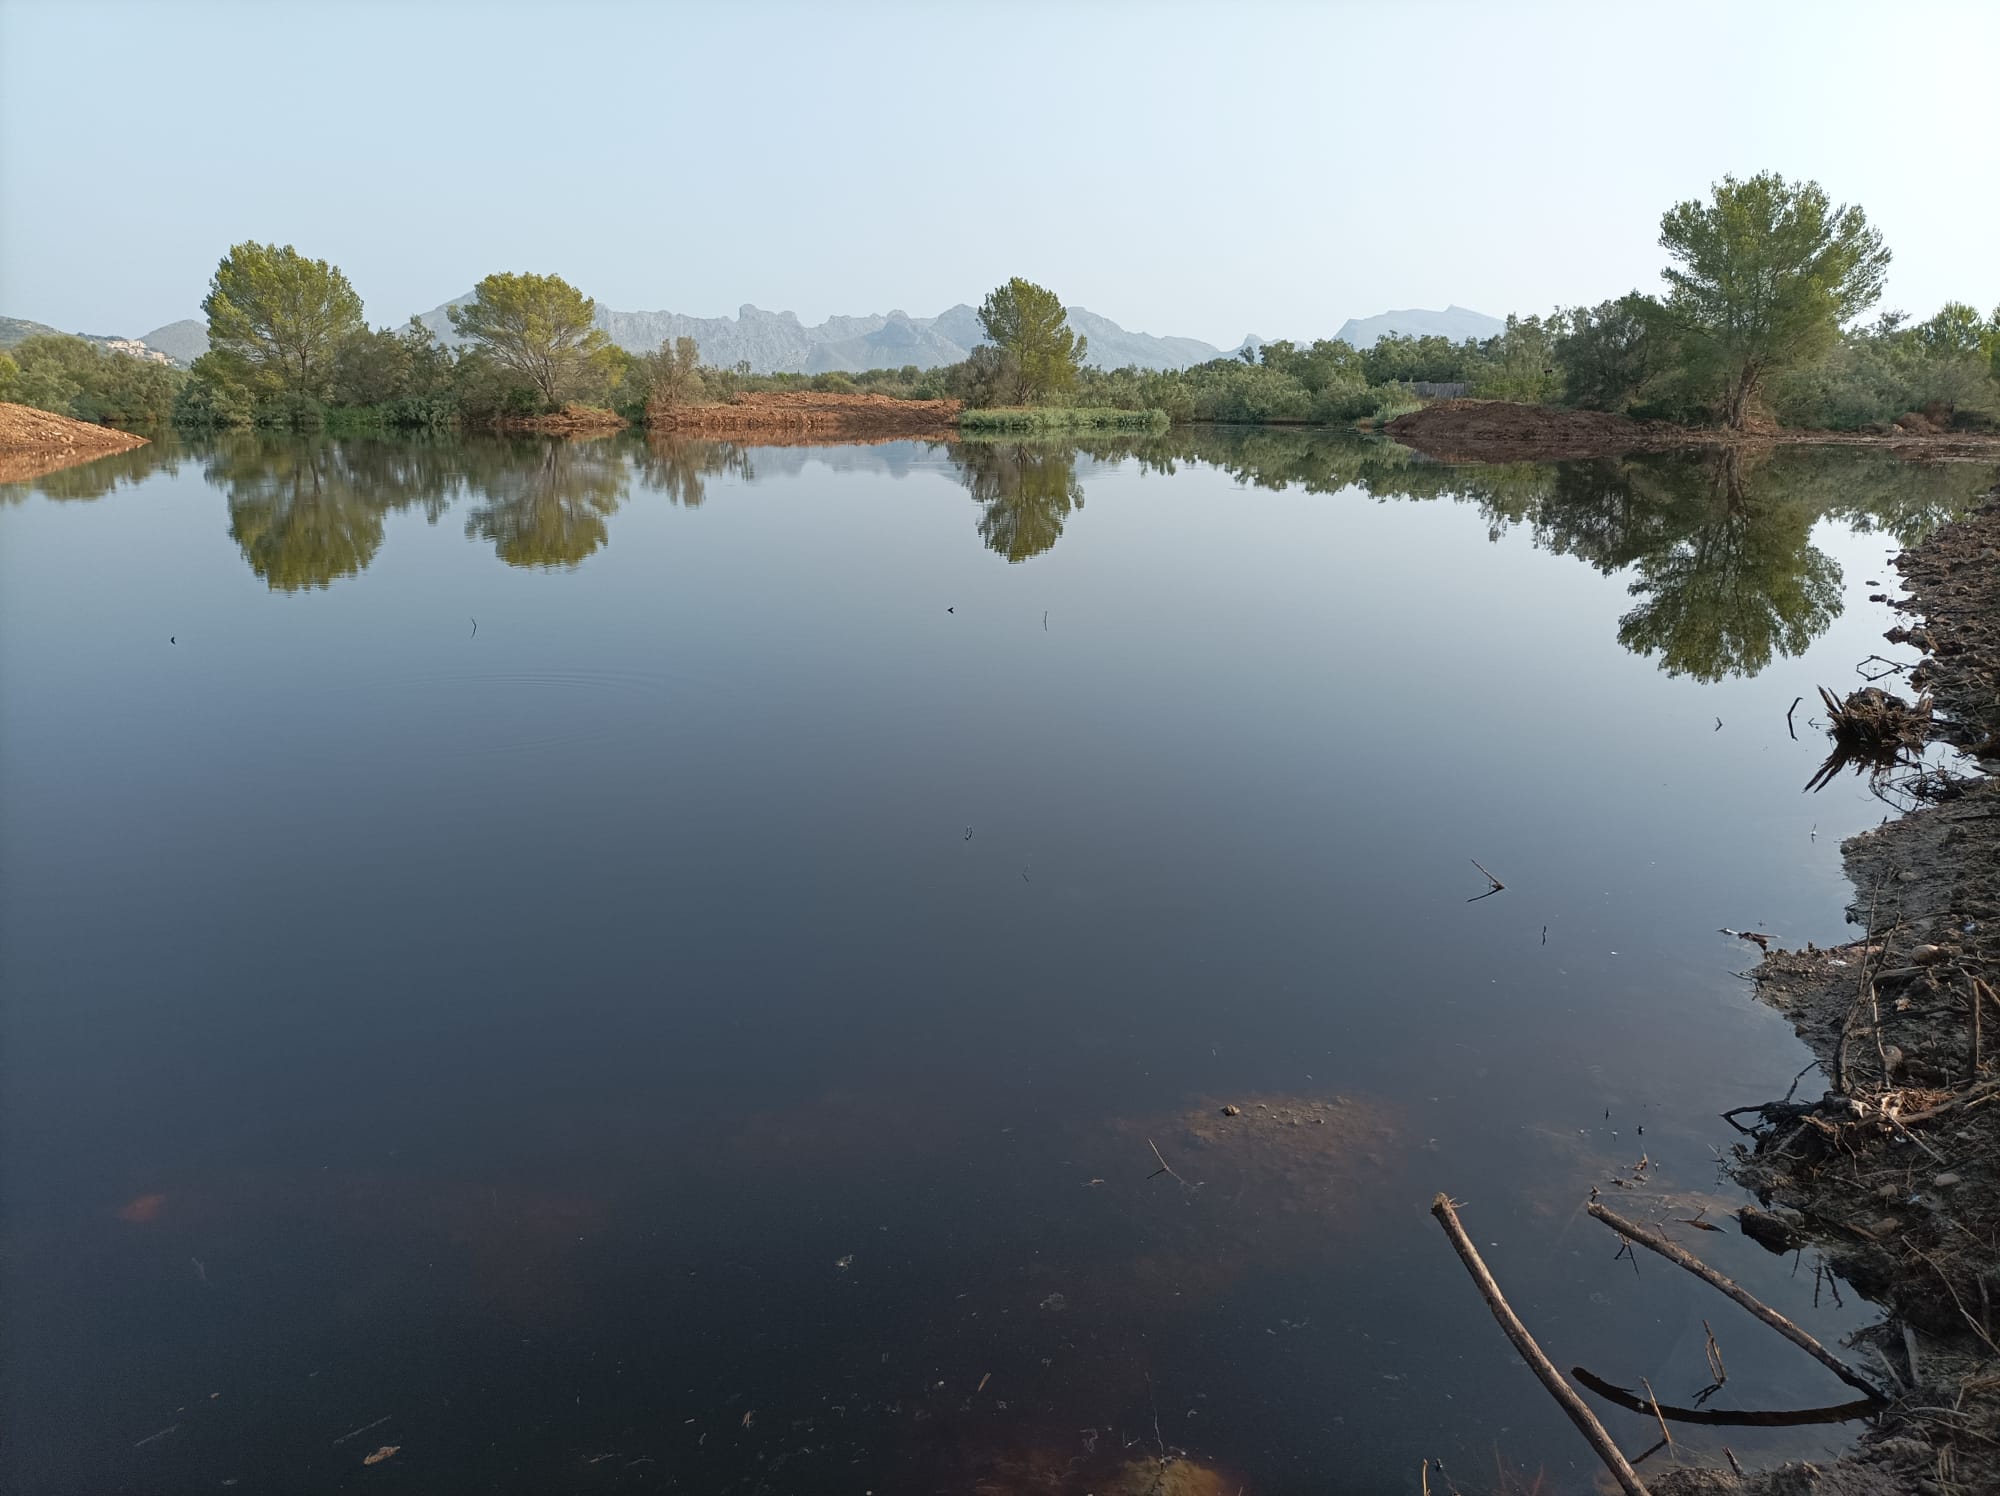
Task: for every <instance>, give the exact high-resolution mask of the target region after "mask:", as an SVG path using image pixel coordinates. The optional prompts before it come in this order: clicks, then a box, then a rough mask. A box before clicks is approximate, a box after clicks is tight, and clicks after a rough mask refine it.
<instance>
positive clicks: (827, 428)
mask: <svg viewBox="0 0 2000 1496" xmlns="http://www.w3.org/2000/svg"><path fill="white" fill-rule="evenodd" d="M963 408H964V407H963V405H962V403H961V402H960V401H957V400H898V399H894V398H892V397H891V396H888V395H834V394H821V393H818V392H816V391H811V390H773V391H767V392H764V393H761V394H745V395H738V396H736V397H735V398H734V399H732V400H728V401H724V402H720V403H716V404H710V405H681V406H675V407H672V408H669V409H661V410H656V411H653V412H651V413H649V414H648V416H647V419H646V425H647V428H648V429H649V430H651V431H657V432H673V433H678V434H682V435H691V436H755V437H757V438H759V439H760V440H761V439H763V438H765V437H768V436H775V435H789V436H793V437H800V436H811V437H814V438H819V439H825V438H830V437H839V438H841V439H843V440H845V439H848V438H850V437H857V436H859V437H876V438H881V439H884V440H893V439H895V438H898V437H908V436H951V435H954V434H955V433H956V432H957V430H958V415H959V412H960V410H962V409H963Z"/></svg>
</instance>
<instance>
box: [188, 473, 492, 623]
mask: <svg viewBox="0 0 2000 1496" xmlns="http://www.w3.org/2000/svg"><path fill="white" fill-rule="evenodd" d="M207 473H208V480H209V481H210V482H211V483H213V484H215V485H217V486H218V487H220V488H221V489H222V490H223V491H224V494H225V496H226V498H227V500H228V504H229V533H230V535H231V536H232V537H233V538H234V539H235V541H236V543H237V545H238V546H240V547H241V548H242V550H243V559H244V560H246V561H248V562H249V563H250V569H251V570H252V571H254V572H256V573H257V575H258V576H260V577H262V578H263V579H264V581H265V583H266V584H267V585H268V586H269V587H270V588H271V589H272V590H273V591H277V592H297V591H301V590H304V589H307V588H312V587H328V586H331V585H332V584H333V582H334V581H335V580H336V579H337V578H339V577H350V576H356V575H359V574H360V572H361V571H362V570H363V568H365V567H366V566H367V565H368V563H369V562H370V561H371V560H373V559H374V556H375V552H376V551H377V550H378V549H379V548H380V546H381V544H382V520H383V516H384V515H386V514H388V513H389V512H391V511H392V510H400V509H407V508H419V509H421V510H422V511H423V512H424V514H425V517H426V518H428V519H429V520H430V521H431V522H432V523H433V524H435V523H436V522H437V518H438V516H439V515H440V514H442V513H443V512H444V510H445V509H446V508H448V507H449V506H450V504H451V500H452V497H453V495H454V494H455V492H456V490H457V486H458V483H459V481H460V472H459V468H458V464H457V463H456V462H455V461H454V460H453V459H452V457H451V455H450V449H449V448H448V447H445V446H443V445H441V444H434V443H428V442H413V441H407V440H395V441H391V440H351V441H331V440H328V439H326V438H323V437H312V436H290V437H270V436H247V435H246V436H235V437H227V438H224V439H222V440H221V441H218V442H217V443H216V445H215V446H214V447H213V448H211V449H210V450H209V452H208V453H207Z"/></svg>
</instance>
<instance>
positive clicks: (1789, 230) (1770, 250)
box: [1660, 172, 1889, 427]
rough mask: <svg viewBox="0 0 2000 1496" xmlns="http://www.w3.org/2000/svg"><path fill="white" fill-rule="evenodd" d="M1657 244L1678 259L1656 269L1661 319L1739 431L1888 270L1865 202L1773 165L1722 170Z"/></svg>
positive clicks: (1865, 304)
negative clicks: (1776, 383)
mask: <svg viewBox="0 0 2000 1496" xmlns="http://www.w3.org/2000/svg"><path fill="white" fill-rule="evenodd" d="M1660 247H1661V248H1662V249H1664V250H1666V251H1667V253H1668V255H1669V256H1671V257H1672V260H1673V263H1672V264H1670V265H1668V266H1667V267H1666V269H1665V270H1664V271H1662V272H1661V273H1662V275H1663V276H1664V277H1665V279H1666V282H1667V287H1668V292H1667V299H1666V303H1665V309H1666V313H1667V317H1668V319H1669V320H1670V321H1671V323H1672V324H1673V325H1674V327H1675V328H1676V329H1677V330H1678V332H1679V333H1680V334H1681V336H1682V339H1683V343H1684V346H1685V347H1686V349H1687V350H1688V352H1689V354H1690V356H1691V357H1694V358H1698V359H1699V360H1701V362H1702V363H1703V364H1704V365H1705V366H1706V369H1707V372H1708V373H1709V375H1710V377H1711V378H1712V379H1714V380H1715V381H1716V382H1717V384H1718V385H1719V386H1720V389H1721V397H1722V409H1723V416H1724V419H1726V420H1727V421H1728V423H1729V424H1730V425H1731V426H1736V427H1741V426H1742V425H1743V424H1744V422H1745V420H1746V419H1747V418H1748V415H1749V413H1750V408H1751V405H1752V402H1753V401H1754V400H1755V399H1756V397H1757V395H1758V394H1759V393H1760V392H1761V390H1762V389H1763V387H1764V383H1765V381H1766V379H1768V378H1769V376H1770V375H1772V374H1773V373H1776V372H1778V371H1781V370H1783V369H1786V368H1790V367H1793V366H1796V365H1799V364H1802V363H1806V362H1808V361H1810V360H1812V359H1814V358H1817V357H1819V356H1820V355H1822V354H1824V353H1826V352H1827V351H1828V350H1829V349H1831V348H1832V347H1833V346H1834V344H1835V343H1836V342H1837V341H1838V340H1839V337H1840V330H1841V328H1842V326H1843V325H1844V324H1846V323H1848V322H1850V321H1852V320H1853V319H1854V318H1856V317H1858V316H1859V315H1860V314H1861V313H1862V312H1864V311H1866V310H1867V309H1868V308H1869V307H1871V306H1873V305H1874V304H1875V302H1876V301H1877V300H1878V299H1879V298H1880V297H1881V294H1882V282H1883V278H1884V277H1885V276H1886V275H1887V273H1888V269H1889V251H1888V249H1887V248H1886V247H1884V245H1883V243H1882V236H1881V234H1880V233H1879V232H1877V231H1876V230H1875V229H1873V228H1871V227H1869V224H1868V217H1867V215H1866V214H1865V213H1863V212H1862V211H1861V209H1860V208H1858V207H1853V206H1846V205H1843V206H1840V207H1835V206H1834V205H1833V204H1832V203H1831V202H1830V201H1829V200H1828V198H1827V195H1826V192H1825V190H1824V189H1823V188H1822V187H1821V186H1820V185H1819V183H1817V182H1796V183H1794V182H1787V181H1786V180H1785V179H1784V178H1783V177H1782V176H1779V175H1778V174H1777V173H1775V172H1763V173H1760V174H1759V175H1757V176H1754V177H1751V178H1750V179H1749V180H1747V181H1741V182H1739V181H1738V180H1737V179H1736V178H1734V177H1724V178H1723V179H1722V180H1721V181H1720V182H1718V183H1716V185H1715V188H1714V191H1713V193H1712V194H1711V200H1710V201H1709V202H1707V203H1702V202H1699V201H1694V200H1690V201H1687V202H1684V203H1680V204H1679V205H1677V206H1675V207H1674V208H1672V209H1670V210H1668V212H1667V214H1666V215H1665V216H1664V217H1663V218H1662V219H1661V220H1660Z"/></svg>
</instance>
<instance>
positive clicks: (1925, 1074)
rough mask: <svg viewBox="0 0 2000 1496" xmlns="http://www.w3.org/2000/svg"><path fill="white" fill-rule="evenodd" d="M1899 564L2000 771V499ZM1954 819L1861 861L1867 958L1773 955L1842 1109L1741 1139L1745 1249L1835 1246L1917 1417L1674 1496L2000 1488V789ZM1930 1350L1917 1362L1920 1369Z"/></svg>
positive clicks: (1966, 729) (1899, 829) (1876, 835)
mask: <svg viewBox="0 0 2000 1496" xmlns="http://www.w3.org/2000/svg"><path fill="white" fill-rule="evenodd" d="M1992 498H1993V500H1994V501H1993V502H1989V504H1988V506H1987V507H1986V508H1985V509H1983V510H1982V511H1981V512H1979V513H1977V514H1974V515H1973V516H1971V517H1970V518H1968V519H1965V520H1963V521H1960V522H1959V523H1956V524H1952V525H1947V526H1945V527H1943V528H1941V529H1940V530H1938V531H1937V532H1936V533H1935V534H1933V535H1932V536H1931V537H1930V538H1929V539H1928V540H1927V541H1925V542H1924V543H1923V544H1921V545H1919V546H1918V547H1916V548H1915V549H1914V550H1912V551H1910V552H1908V553H1906V554H1905V555H1903V556H1902V557H1900V558H1899V559H1898V561H1897V565H1898V567H1899V568H1900V569H1901V570H1902V572H1903V575H1904V579H1905V582H1906V584H1907V586H1908V588H1909V591H1910V594H1911V595H1910V598H1909V600H1908V601H1907V602H1905V603H1902V604H1899V605H1898V606H1899V607H1901V608H1903V609H1904V610H1905V611H1907V612H1910V613H1913V614H1918V615H1921V617H1922V619H1923V624H1922V626H1921V627H1920V628H1918V629H1915V630H1911V629H1898V630H1891V635H1892V636H1896V635H1901V636H1902V637H1903V638H1905V639H1907V640H1909V641H1910V642H1914V643H1917V644H1918V646H1919V647H1920V648H1924V649H1927V650H1928V651H1929V653H1930V657H1929V658H1928V659H1927V660H1925V661H1924V663H1923V664H1922V665H1921V666H1919V667H1918V668H1917V669H1916V670H1915V671H1914V672H1913V673H1912V683H1913V685H1915V686H1917V687H1919V688H1921V689H1924V690H1926V691H1928V693H1929V694H1930V696H1931V697H1932V699H1933V702H1934V711H1933V715H1932V717H1931V719H1930V722H1929V733H1930V736H1931V738H1932V740H1933V741H1940V740H1941V741H1946V742H1951V743H1954V744H1957V745H1958V746H1961V747H1964V748H1966V749H1968V750H1970V751H1972V752H1973V753H1975V754H1977V755H1979V756H1980V757H1981V758H1982V759H1984V760H1985V761H1987V762H1988V763H1991V761H1992V760H1993V759H1994V758H1996V757H2000V492H1996V494H1995V495H1993V496H1992ZM1928 792H1929V794H1930V795H1931V796H1932V797H1933V799H1932V803H1928V804H1924V805H1922V806H1920V807H1919V808H1917V809H1914V810H1911V811H1909V812H1908V813H1906V814H1904V815H1903V816H1901V817H1900V818H1898V819H1896V820H1893V821H1889V822H1887V823H1885V824H1884V825H1882V826H1881V827H1878V828H1877V829H1875V830H1873V831H1868V832H1864V833H1863V834H1861V835H1859V836H1856V837H1853V838H1850V839H1849V840H1848V841H1847V842H1846V843H1845V844H1844V845H1843V847H1842V853H1843V856H1844V858H1845V862H1846V869H1847V874H1848V877H1849V879H1850V880H1851V882H1852V883H1853V885H1854V889H1855V898H1854V901H1853V903H1852V904H1851V905H1850V906H1849V909H1848V916H1849V919H1850V920H1851V921H1852V922H1853V923H1855V924H1856V925H1859V926H1861V927H1862V928H1863V930H1864V932H1865V933H1864V935H1863V937H1862V938H1861V939H1860V940H1857V941H1855V942H1853V943H1851V944H1848V945H1844V946H1840V947H1837V948H1834V949H1830V950H1822V949H1815V948H1814V947H1812V946H1808V947H1806V948H1805V949H1804V950H1800V951H1773V952H1772V953H1771V954H1770V955H1769V956H1768V957H1766V958H1765V960H1764V961H1763V962H1762V963H1761V964H1760V965H1759V967H1758V968H1757V972H1756V977H1757V989H1758V995H1759V996H1760V997H1761V998H1762V999H1763V1000H1764V1001H1765V1002H1768V1003H1770V1004H1771V1005H1772V1006H1774V1007H1776V1008H1777V1009H1778V1010H1779V1011H1780V1012H1782V1013H1784V1014H1785V1015H1786V1016H1787V1017H1788V1018H1790V1019H1791V1021H1792V1023H1793V1025H1794V1026H1795V1027H1796V1028H1797V1029H1798V1032H1799V1034H1800V1037H1801V1038H1803V1039H1804V1040H1805V1041H1806V1043H1807V1044H1808V1045H1809V1046H1810V1047H1811V1048H1812V1050H1813V1052H1814V1053H1815V1054H1816V1055H1817V1056H1818V1057H1819V1059H1820V1061H1821V1064H1822V1067H1823V1068H1824V1070H1825V1071H1826V1073H1827V1076H1828V1077H1829V1079H1828V1091H1827V1095H1826V1096H1825V1098H1824V1099H1822V1100H1819V1101H1816V1102H1812V1103H1805V1104H1801V1103H1796V1102H1792V1101H1789V1100H1788V1101H1783V1102H1772V1103H1769V1104H1767V1105H1765V1106H1763V1107H1762V1108H1760V1109H1759V1110H1757V1111H1756V1112H1754V1113H1750V1114H1746V1115H1745V1116H1743V1117H1740V1118H1739V1119H1738V1120H1739V1122H1742V1123H1747V1124H1749V1125H1750V1126H1751V1127H1752V1129H1753V1131H1754V1133H1755V1137H1754V1139H1753V1141H1752V1142H1751V1143H1749V1144H1746V1145H1745V1146H1744V1147H1742V1148H1740V1149H1739V1150H1738V1153H1737V1156H1736V1158H1735V1160H1734V1162H1733V1168H1734V1172H1735V1173H1736V1175H1737V1177H1738V1178H1739V1179H1740V1180H1741V1181H1742V1182H1743V1183H1744V1184H1746V1185H1747V1186H1749V1187H1750V1188H1751V1189H1753V1190H1754V1191H1755V1192H1756V1194H1757V1196H1758V1200H1759V1202H1760V1206H1761V1208H1760V1209H1758V1210H1756V1211H1754V1212H1753V1211H1747V1210H1746V1211H1745V1212H1743V1214H1742V1216H1741V1218H1740V1222H1739V1225H1740V1228H1741V1229H1742V1230H1743V1231H1744V1233H1745V1234H1746V1235H1751V1236H1752V1237H1753V1238H1754V1239H1756V1240H1758V1241H1760V1242H1762V1243H1763V1244H1764V1245H1766V1246H1767V1247H1769V1248H1770V1249H1771V1250H1773V1251H1781V1252H1790V1251H1794V1250H1796V1249H1797V1248H1799V1247H1801V1246H1811V1247H1814V1248H1816V1249H1818V1250H1819V1251H1820V1252H1822V1253H1824V1254H1825V1256H1826V1258H1827V1259H1828V1261H1829V1262H1830V1263H1831V1264H1832V1266H1833V1268H1834V1269H1835V1270H1836V1271H1837V1272H1838V1273H1839V1274H1840V1275H1841V1276H1842V1277H1844V1278H1846V1279H1847V1280H1848V1281H1849V1282H1850V1283H1852V1284H1853V1285H1854V1286H1855V1287H1856V1288H1857V1289H1858V1290H1859V1291H1860V1292H1862V1293H1863V1294H1865V1295H1866V1296H1867V1297H1868V1298H1870V1299H1871V1300H1873V1301H1874V1302H1876V1303H1878V1304H1880V1305H1881V1306H1882V1307H1883V1308H1884V1309H1886V1310H1887V1311H1888V1313H1889V1318H1888V1320H1887V1321H1886V1322H1885V1324H1883V1325H1882V1326H1880V1327H1877V1328H1874V1329H1871V1330H1869V1331H1866V1332H1864V1333H1863V1334H1862V1335H1861V1336H1858V1337H1855V1339H1856V1343H1857V1356H1856V1359H1857V1360H1859V1362H1860V1363H1861V1365H1862V1366H1863V1367H1865V1368H1867V1369H1868V1370H1871V1371H1873V1372H1876V1373H1878V1374H1882V1375H1884V1376H1885V1377H1893V1378H1894V1379H1895V1380H1896V1381H1897V1382H1898V1383H1899V1384H1900V1386H1899V1396H1898V1397H1897V1398H1896V1399H1895V1400H1894V1401H1893V1402H1892V1403H1891V1404H1890V1406H1889V1407H1888V1408H1887V1410H1886V1411H1885V1412H1884V1413H1883V1414H1882V1416H1881V1417H1880V1418H1879V1419H1877V1420H1876V1422H1875V1423H1874V1425H1873V1426H1872V1427H1871V1428H1870V1429H1869V1431H1868V1432H1867V1434H1866V1435H1865V1436H1864V1438H1863V1442H1862V1447H1861V1449H1860V1450H1859V1451H1857V1452H1856V1453H1855V1454H1854V1455H1852V1456H1849V1457H1846V1458H1843V1459H1841V1460H1838V1461H1834V1462H1831V1463H1829V1464H1828V1465H1826V1466H1824V1467H1818V1468H1815V1467H1794V1468H1792V1469H1790V1470H1781V1471H1776V1472H1764V1473H1759V1474H1754V1475H1752V1476H1750V1477H1748V1478H1744V1479H1739V1478H1737V1477H1735V1476H1733V1475H1729V1474H1727V1473H1723V1472H1714V1471H1701V1472H1675V1473H1673V1474H1672V1475H1668V1476H1664V1477H1661V1478H1659V1479H1657V1480H1656V1481H1655V1482H1654V1485H1653V1488H1654V1490H1655V1492H1656V1493H1658V1496H1693V1493H1696V1492H1718V1493H1724V1492H1727V1493H1744V1496H1780V1493H1785V1496H1793V1493H1805V1496H1811V1493H1826V1496H1833V1493H1842V1496H1845V1493H1862V1492H1868V1493H1873V1492H1890V1491H1895V1492H1907V1491H1925V1492H1937V1493H1943V1496H1955V1493H1958V1492H1972V1491H1993V1490H2000V1345H1996V1341H2000V1317H1996V1313H1995V1309H1996V1306H1995V1304H1994V1302H1993V1300H1994V1297H1995V1294H1994V1289H1995V1288H1996V1287H2000V996H1996V995H1995V991H1996V988H1995V982H1996V978H2000V781H1996V780H1995V779H1994V778H1993V777H1992V775H1991V774H1990V773H1989V774H1987V775H1984V776H1980V777H1964V776H1960V777H1957V778H1953V779H1949V780H1946V779H1942V778H1934V779H1932V780H1931V781H1930V782H1929V784H1928ZM1913 1348H1914V1357H1915V1362H1914V1364H1912V1354H1913Z"/></svg>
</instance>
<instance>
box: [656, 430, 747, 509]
mask: <svg viewBox="0 0 2000 1496" xmlns="http://www.w3.org/2000/svg"><path fill="white" fill-rule="evenodd" d="M636 460H637V462H638V466H639V481H640V482H641V483H643V484H644V485H645V486H646V487H647V488H650V489H655V490H657V491H658V492H660V493H663V494H665V495H666V496H667V498H668V499H669V500H670V501H671V502H673V503H676V504H679V505H680V506H681V507H682V508H684V509H699V508H700V507H701V505H702V501H703V500H704V499H706V498H707V497H708V487H707V480H708V479H709V478H712V477H715V476H717V475H718V474H720V475H726V476H728V477H731V478H740V479H742V480H744V481H745V482H748V481H750V480H751V479H753V478H755V477H756V476H757V470H756V469H755V468H754V467H752V466H751V464H750V451H749V449H748V448H747V447H744V446H742V445H741V444H740V443H737V442H725V441H705V440H700V439H692V438H691V439H681V438H676V437H671V436H664V435H662V436H653V435H649V436H648V437H647V438H646V445H645V447H644V448H643V449H642V450H641V451H640V452H639V453H638V454H637V459H636Z"/></svg>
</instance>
